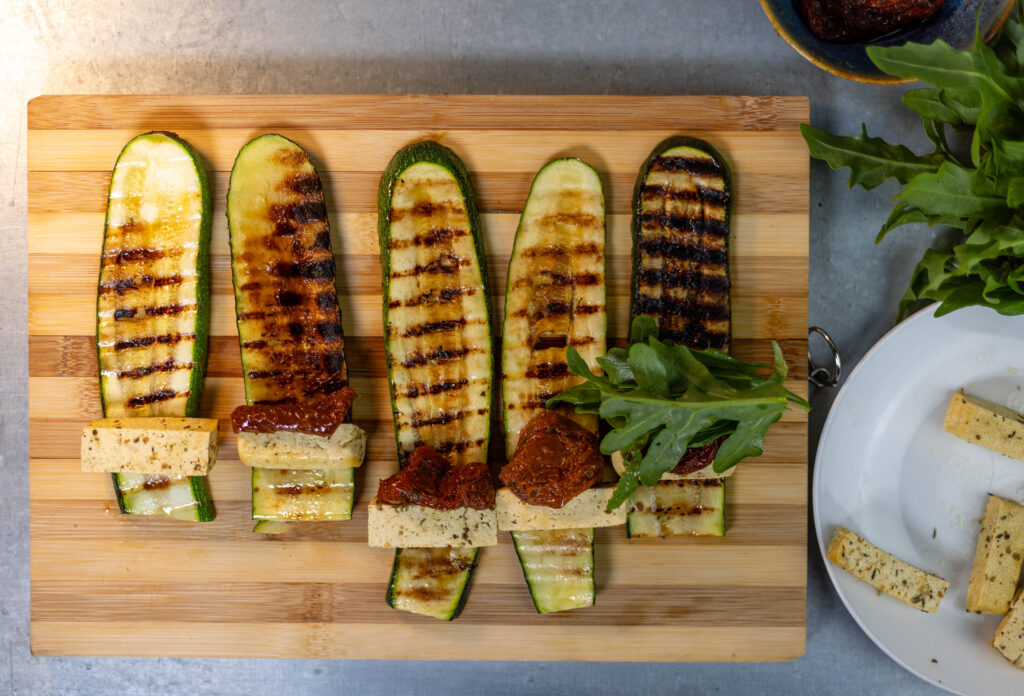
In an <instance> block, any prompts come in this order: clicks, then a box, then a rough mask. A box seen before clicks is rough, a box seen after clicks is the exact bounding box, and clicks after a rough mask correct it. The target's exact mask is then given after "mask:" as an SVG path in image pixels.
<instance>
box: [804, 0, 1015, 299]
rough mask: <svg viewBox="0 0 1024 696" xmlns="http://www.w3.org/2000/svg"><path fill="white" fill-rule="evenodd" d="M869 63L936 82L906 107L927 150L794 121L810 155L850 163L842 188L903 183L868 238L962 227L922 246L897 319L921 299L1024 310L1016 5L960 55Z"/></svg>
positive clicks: (913, 53) (931, 50)
mask: <svg viewBox="0 0 1024 696" xmlns="http://www.w3.org/2000/svg"><path fill="white" fill-rule="evenodd" d="M867 52H868V55H869V56H870V57H871V60H873V61H874V62H875V64H876V65H877V66H878V67H879V68H881V69H882V70H884V71H885V72H887V73H889V74H890V75H896V76H898V77H905V78H910V79H917V80H922V81H924V82H927V83H930V84H931V85H934V86H932V87H924V88H921V89H914V90H911V91H909V92H907V93H906V94H905V95H904V97H903V103H904V104H906V105H907V106H908V107H910V108H911V109H913V110H914V111H916V112H917V113H918V115H920V116H921V119H922V125H923V127H924V131H925V134H926V135H927V136H928V138H929V140H931V142H932V144H933V145H934V146H935V149H934V151H933V152H931V153H928V154H925V155H917V154H915V153H913V152H912V151H910V150H909V149H908V148H906V147H904V146H902V145H891V144H889V143H887V142H885V141H884V140H882V139H881V138H872V137H868V135H867V130H866V128H864V127H862V130H861V134H860V135H859V136H857V137H853V138H851V137H842V136H837V135H832V134H830V133H826V132H824V131H821V130H818V129H817V128H812V127H811V126H809V125H806V124H804V125H802V126H801V129H800V130H801V133H802V134H803V136H804V140H806V141H807V146H808V149H809V150H810V153H811V156H813V157H816V158H818V159H822V160H824V161H826V162H827V163H828V164H829V166H831V167H832V168H833V169H840V168H849V170H850V180H849V185H850V186H851V187H852V186H854V185H860V186H863V187H864V188H866V189H871V188H874V187H875V186H878V185H879V184H881V183H882V182H883V181H886V180H888V179H895V180H896V181H898V182H900V183H901V184H904V185H905V187H904V189H903V190H902V191H901V192H900V193H899V194H898V195H897V196H896V200H895V208H894V209H893V212H892V214H891V215H890V216H889V219H888V220H886V221H885V223H884V224H883V225H882V227H881V229H880V231H879V233H878V238H877V240H876V241H879V242H880V241H881V240H882V239H883V238H884V237H885V236H886V235H887V234H888V233H889V232H891V231H892V230H894V229H895V228H897V227H901V226H903V225H908V224H920V223H926V224H928V225H929V226H934V225H943V226H947V227H953V228H956V229H958V230H960V232H961V233H962V234H961V237H960V239H959V240H957V241H956V243H955V244H954V245H953V246H952V248H950V249H932V250H929V251H928V252H926V253H925V255H924V257H923V258H922V259H921V261H920V262H919V263H918V265H917V267H916V268H915V269H914V272H913V274H912V276H911V281H910V287H909V288H908V289H907V292H906V294H905V295H904V297H903V300H902V302H901V303H900V318H902V317H903V316H905V315H906V314H907V312H908V310H910V309H912V308H914V307H916V306H917V305H919V304H921V303H922V302H930V301H938V302H941V303H942V304H941V306H940V307H939V309H938V310H937V313H938V314H947V313H949V312H952V311H954V310H956V309H959V308H961V307H966V306H969V305H983V306H986V307H991V308H993V309H995V310H996V311H998V312H1000V313H1002V314H1021V313H1024V4H1019V5H1018V8H1017V15H1016V17H1015V18H1013V19H1011V20H1010V21H1009V22H1007V23H1006V25H1005V26H1004V28H1003V30H1002V32H1001V33H1000V34H999V35H998V36H997V37H995V38H994V39H993V40H992V42H991V43H990V44H986V43H985V42H984V41H983V40H982V38H981V36H980V34H976V36H975V41H974V45H973V46H972V47H971V48H970V49H969V50H967V51H958V50H956V49H954V48H952V47H951V46H949V44H946V43H944V42H942V41H936V42H934V43H931V44H927V45H925V44H915V43H908V44H905V45H903V46H869V47H868V49H867ZM947 127H948V128H951V129H953V130H955V131H967V132H970V133H971V150H970V157H969V159H968V158H967V157H964V158H958V157H957V156H956V155H955V154H954V153H953V152H952V151H951V149H950V147H949V144H948V142H947V140H946V134H947Z"/></svg>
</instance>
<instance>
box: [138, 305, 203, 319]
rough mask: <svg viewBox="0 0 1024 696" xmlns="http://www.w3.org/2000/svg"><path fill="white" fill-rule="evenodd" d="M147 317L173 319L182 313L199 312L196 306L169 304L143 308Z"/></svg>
mask: <svg viewBox="0 0 1024 696" xmlns="http://www.w3.org/2000/svg"><path fill="white" fill-rule="evenodd" d="M144 309H145V314H146V316H147V317H164V316H167V317H173V316H176V315H178V314H181V313H182V312H195V311H198V310H199V307H198V306H197V305H194V304H192V305H183V304H169V305H158V306H150V307H145V308H144Z"/></svg>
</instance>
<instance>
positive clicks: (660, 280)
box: [637, 268, 731, 293]
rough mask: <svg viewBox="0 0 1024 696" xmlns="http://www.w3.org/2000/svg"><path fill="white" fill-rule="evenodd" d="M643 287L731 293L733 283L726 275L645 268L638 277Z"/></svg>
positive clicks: (638, 281)
mask: <svg viewBox="0 0 1024 696" xmlns="http://www.w3.org/2000/svg"><path fill="white" fill-rule="evenodd" d="M637 283H638V284H639V285H640V286H641V287H651V286H658V285H661V286H662V287H664V288H686V289H687V290H700V291H704V292H720V293H724V292H729V288H730V287H731V283H730V282H729V276H727V275H724V274H715V273H703V272H701V271H699V270H697V271H682V270H678V269H673V268H644V269H642V270H641V271H640V273H639V275H638V276H637Z"/></svg>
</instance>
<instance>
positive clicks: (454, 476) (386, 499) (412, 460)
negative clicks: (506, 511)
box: [377, 446, 494, 510]
mask: <svg viewBox="0 0 1024 696" xmlns="http://www.w3.org/2000/svg"><path fill="white" fill-rule="evenodd" d="M377 500H378V501H379V502H381V503H387V504H389V505H405V504H407V503H411V504H413V505H423V506H424V507H429V508H434V509H435V510H455V509H457V508H464V507H467V508H473V509H475V510H487V509H488V508H492V507H494V481H493V480H492V479H491V472H490V469H488V468H487V465H486V464H484V463H483V462H470V463H469V464H463V465H461V466H455V467H453V466H452V465H451V464H450V463H449V462H448V460H447V459H446V458H445V457H444V455H443V454H441V453H439V452H438V451H437V450H435V449H434V448H433V447H427V446H422V447H417V448H416V449H415V450H413V452H412V454H410V455H409V459H408V461H407V462H406V465H405V468H404V469H402V470H401V471H399V472H398V473H397V474H395V475H394V476H390V477H388V478H386V479H384V480H383V481H381V482H380V486H379V487H378V488H377Z"/></svg>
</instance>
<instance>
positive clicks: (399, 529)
mask: <svg viewBox="0 0 1024 696" xmlns="http://www.w3.org/2000/svg"><path fill="white" fill-rule="evenodd" d="M369 512H370V515H369V519H368V521H367V536H368V543H369V545H370V546H377V547H383V548H398V549H402V548H440V547H452V548H455V547H463V546H466V547H469V546H495V545H497V543H498V522H497V518H496V517H495V514H494V510H476V509H474V508H465V507H463V508H456V509H455V510H435V509H434V508H429V507H424V506H422V505H387V504H385V503H379V502H377V499H376V498H374V499H373V500H372V501H370V508H369Z"/></svg>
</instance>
